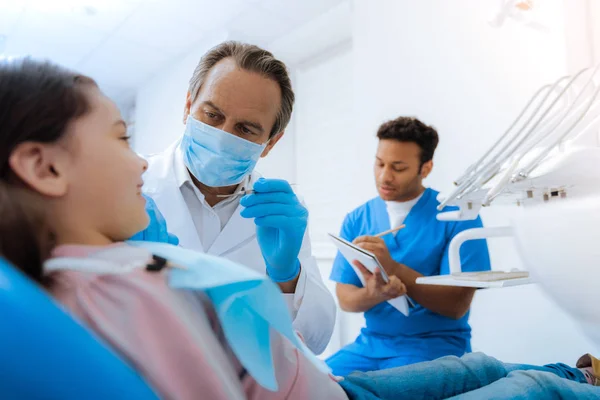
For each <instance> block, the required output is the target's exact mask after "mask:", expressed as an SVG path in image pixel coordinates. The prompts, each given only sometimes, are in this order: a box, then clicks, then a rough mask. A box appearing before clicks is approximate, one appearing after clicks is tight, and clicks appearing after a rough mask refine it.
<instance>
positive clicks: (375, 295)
mask: <svg viewBox="0 0 600 400" xmlns="http://www.w3.org/2000/svg"><path fill="white" fill-rule="evenodd" d="M353 264H354V265H355V266H356V268H358V269H359V270H360V272H361V274H362V276H363V277H364V278H365V289H366V291H367V297H368V298H369V299H372V300H375V303H383V302H384V301H388V300H391V299H395V298H396V297H400V296H404V295H405V294H406V285H404V283H402V281H401V280H400V279H399V278H398V277H397V276H395V275H390V276H389V278H390V280H389V282H387V283H386V282H385V281H384V280H383V276H382V275H381V271H380V270H379V268H376V269H375V272H374V273H371V271H369V270H368V269H367V268H366V267H365V266H364V265H362V264H361V263H360V262H358V261H354V262H353Z"/></svg>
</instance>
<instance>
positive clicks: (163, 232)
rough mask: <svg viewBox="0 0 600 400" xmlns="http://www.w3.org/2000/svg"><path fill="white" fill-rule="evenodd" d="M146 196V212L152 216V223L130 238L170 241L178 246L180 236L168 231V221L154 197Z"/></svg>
mask: <svg viewBox="0 0 600 400" xmlns="http://www.w3.org/2000/svg"><path fill="white" fill-rule="evenodd" d="M144 198H145V199H146V212H147V213H148V217H150V224H149V225H148V227H147V228H146V229H144V230H143V231H141V232H138V233H136V234H135V235H133V237H132V238H131V239H129V240H141V241H145V242H160V243H169V244H172V245H175V246H177V245H178V244H179V238H178V237H177V236H175V235H173V234H172V233H169V232H168V231H167V221H165V217H163V215H162V213H161V212H160V210H159V209H158V206H157V205H156V203H155V202H154V200H152V197H150V196H147V195H145V194H144Z"/></svg>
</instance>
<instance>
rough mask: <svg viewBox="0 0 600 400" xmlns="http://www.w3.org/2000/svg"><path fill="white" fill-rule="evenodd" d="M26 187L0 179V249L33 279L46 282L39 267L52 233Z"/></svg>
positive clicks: (51, 241) (45, 255)
mask: <svg viewBox="0 0 600 400" xmlns="http://www.w3.org/2000/svg"><path fill="white" fill-rule="evenodd" d="M40 200H41V199H40V198H39V197H36V196H34V195H33V193H31V192H30V191H28V190H26V189H23V188H18V187H14V186H9V185H7V184H5V183H4V182H2V183H0V253H1V254H2V256H3V257H4V258H6V259H7V260H8V261H10V262H11V263H12V264H13V265H16V266H17V267H19V269H20V270H21V271H23V272H24V273H25V274H26V275H28V276H29V277H30V278H32V279H33V280H35V281H37V282H39V283H41V284H43V285H46V284H48V283H49V281H48V279H47V278H46V277H45V276H44V274H43V271H42V264H43V262H44V261H45V260H46V259H47V258H48V257H49V256H50V252H51V251H52V247H53V235H52V231H51V230H50V227H49V226H48V225H47V223H46V221H45V218H44V214H43V212H42V210H41V207H40Z"/></svg>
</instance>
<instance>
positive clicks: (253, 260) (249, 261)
mask: <svg viewBox="0 0 600 400" xmlns="http://www.w3.org/2000/svg"><path fill="white" fill-rule="evenodd" d="M293 104H294V92H293V90H292V87H291V82H290V79H289V76H288V72H287V69H286V66H285V64H283V63H282V62H281V61H279V60H277V59H276V58H274V57H273V55H272V54H271V53H269V52H267V51H265V50H263V49H261V48H259V47H257V46H253V45H248V44H243V43H238V42H224V43H222V44H220V45H218V46H216V47H214V48H213V49H211V50H209V51H208V53H206V54H205V55H204V56H203V57H202V59H201V60H200V63H199V64H198V66H197V67H196V69H195V71H194V73H193V75H192V77H191V79H190V84H189V89H188V92H187V99H186V103H185V108H184V110H183V123H184V124H185V126H184V127H182V131H183V136H182V137H181V139H179V140H177V142H175V143H174V144H173V145H171V146H170V147H169V148H167V149H166V150H165V151H164V152H162V153H160V154H157V155H154V156H151V157H149V159H148V162H149V168H148V171H147V172H146V174H145V175H144V179H145V187H144V189H145V193H146V194H147V195H148V196H150V197H151V198H152V199H153V200H154V201H149V202H148V208H149V210H148V211H149V213H150V214H151V215H158V216H160V213H161V212H162V214H163V215H164V218H165V220H166V222H167V224H168V227H169V232H171V233H173V234H175V235H176V236H177V237H179V241H180V245H181V246H183V247H186V248H189V249H194V250H198V251H202V252H205V253H208V254H212V255H215V256H220V257H226V258H228V259H230V260H232V261H236V262H238V263H241V264H243V265H246V266H248V267H250V268H252V269H253V270H255V271H259V272H261V273H266V274H267V275H268V276H269V277H270V278H271V279H272V280H273V281H275V282H276V283H277V284H278V285H279V287H280V288H281V290H282V292H283V293H284V294H285V296H284V297H285V299H286V301H287V304H288V307H289V309H290V311H291V313H292V317H293V318H294V328H295V329H296V330H297V331H298V332H300V334H301V335H302V336H303V338H304V340H305V341H306V343H307V345H308V346H309V348H310V349H311V350H313V351H314V352H315V353H321V352H322V351H323V350H324V349H325V347H326V346H327V343H328V342H329V339H330V337H331V334H332V332H333V325H334V322H335V312H336V308H335V303H334V301H333V297H332V296H331V294H330V293H329V291H328V290H327V288H326V287H325V286H324V284H323V281H322V279H321V276H320V274H319V270H318V267H317V263H316V260H315V258H314V257H313V256H312V252H311V247H310V239H309V237H308V232H307V229H306V228H307V223H308V211H307V210H306V208H305V207H304V206H303V205H302V204H301V202H300V201H299V200H298V198H297V197H296V195H295V194H294V192H293V191H292V189H291V187H290V185H289V184H288V183H287V182H285V181H282V180H274V179H264V178H262V177H261V176H260V174H258V173H257V172H255V171H254V167H255V165H256V163H257V161H258V160H259V158H261V157H266V156H267V155H268V154H269V152H270V151H271V149H273V147H274V146H275V145H276V144H277V142H278V141H279V140H280V139H281V137H282V136H283V133H284V130H285V128H286V126H287V124H288V123H289V121H290V117H291V114H292V108H293ZM248 191H250V194H245V195H242V194H240V192H242V193H243V192H248ZM156 207H158V209H159V210H160V212H158V210H157V209H156ZM158 225H160V224H159V221H157V220H156V218H155V219H153V222H152V223H151V225H150V226H149V227H148V229H147V230H146V231H144V232H142V233H141V234H140V235H141V236H139V237H146V238H148V237H153V236H156V234H155V233H156V231H157V230H160V229H161V228H160V227H158ZM163 225H164V224H163ZM163 230H164V229H163ZM163 233H164V234H166V231H165V232H163Z"/></svg>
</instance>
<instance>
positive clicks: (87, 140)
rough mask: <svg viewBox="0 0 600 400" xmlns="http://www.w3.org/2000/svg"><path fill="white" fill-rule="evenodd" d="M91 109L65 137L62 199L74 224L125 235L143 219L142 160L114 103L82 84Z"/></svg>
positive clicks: (106, 233) (134, 230)
mask: <svg viewBox="0 0 600 400" xmlns="http://www.w3.org/2000/svg"><path fill="white" fill-rule="evenodd" d="M87 92H88V93H89V99H90V104H91V111H90V112H89V113H87V114H86V115H84V116H83V117H81V118H79V119H77V120H76V121H74V122H73V123H71V124H70V126H69V128H68V130H67V135H66V136H65V138H66V147H67V149H68V154H69V160H68V162H69V164H68V169H67V170H68V172H67V174H66V175H67V177H66V179H67V180H68V183H67V184H68V190H67V193H66V195H65V196H64V198H63V199H61V201H64V202H65V203H66V204H67V205H68V207H70V208H72V210H73V213H74V215H77V218H78V221H72V223H73V224H78V228H79V229H84V230H88V229H89V230H94V231H97V232H99V233H101V234H102V235H104V236H106V237H108V238H109V239H111V240H113V241H119V240H125V239H128V238H129V237H131V236H132V235H133V234H135V233H137V232H138V231H140V230H142V229H144V228H145V227H146V225H147V224H148V216H147V214H146V212H145V200H144V198H143V197H142V183H143V181H142V174H143V172H144V171H145V170H146V168H147V163H146V161H145V160H143V159H142V158H140V157H138V155H137V154H136V153H135V152H133V150H132V149H131V148H130V146H129V142H128V136H127V129H126V125H125V123H124V122H123V120H122V118H121V114H120V112H119V110H118V109H117V107H116V106H115V104H114V103H113V102H112V101H110V100H109V99H108V98H107V97H105V96H104V95H103V94H102V93H101V92H100V91H99V90H98V89H96V88H90V89H87Z"/></svg>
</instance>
